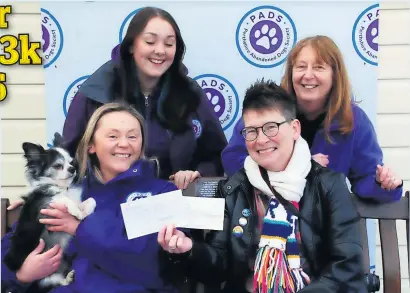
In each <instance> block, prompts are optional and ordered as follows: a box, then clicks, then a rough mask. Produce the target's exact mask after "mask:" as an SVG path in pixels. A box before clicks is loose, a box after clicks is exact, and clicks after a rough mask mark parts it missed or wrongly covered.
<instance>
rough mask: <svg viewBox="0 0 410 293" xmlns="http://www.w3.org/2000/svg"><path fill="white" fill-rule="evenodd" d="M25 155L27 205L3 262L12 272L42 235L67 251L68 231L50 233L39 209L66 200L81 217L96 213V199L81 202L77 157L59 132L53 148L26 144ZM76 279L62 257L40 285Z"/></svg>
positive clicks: (49, 245)
mask: <svg viewBox="0 0 410 293" xmlns="http://www.w3.org/2000/svg"><path fill="white" fill-rule="evenodd" d="M23 150H24V157H25V158H26V161H27V164H26V177H27V179H28V181H29V183H30V187H31V190H30V191H29V192H28V193H27V194H26V195H25V196H23V197H22V198H23V200H24V204H23V207H22V210H21V212H20V217H19V219H18V222H17V226H16V229H15V231H14V233H13V235H12V237H11V243H10V249H9V251H8V253H7V254H6V255H5V257H4V263H5V264H6V265H7V267H8V268H9V269H10V270H12V271H17V270H18V269H19V268H20V267H21V265H22V264H23V262H24V260H25V259H26V258H27V256H28V255H29V254H30V253H31V252H32V251H33V250H34V249H35V248H36V247H37V245H38V244H39V241H40V238H42V239H43V240H44V243H45V249H44V251H43V252H45V251H47V250H49V249H51V248H52V247H54V246H55V245H56V244H59V245H60V247H61V248H62V249H63V250H64V249H65V248H66V247H67V244H68V242H69V241H70V239H71V237H72V236H71V235H69V234H68V233H65V232H50V231H48V230H47V227H46V225H44V224H41V223H40V222H39V219H40V218H46V217H47V216H45V215H42V214H40V210H41V209H43V208H47V207H48V205H49V204H50V203H52V202H56V203H63V204H64V205H65V206H66V207H67V209H68V212H69V213H70V214H71V215H73V216H74V217H76V218H78V219H79V220H82V219H84V218H85V217H86V216H88V215H90V214H91V213H93V212H94V209H95V206H96V202H95V200H94V199H93V198H89V199H87V200H86V201H84V202H81V191H82V189H81V188H80V187H76V186H75V183H76V181H77V179H78V170H77V164H76V163H75V160H74V159H73V158H72V157H71V156H70V155H69V153H68V152H67V151H66V150H65V149H64V141H63V138H62V137H61V135H60V134H58V133H56V134H55V135H54V140H53V147H51V148H50V149H48V150H45V149H44V148H43V147H42V146H41V145H38V144H33V143H29V142H25V143H23ZM72 278H73V272H72V271H71V269H70V263H69V262H68V261H67V260H66V259H64V258H63V259H62V260H61V264H60V267H59V268H58V270H57V271H56V272H55V273H54V274H52V275H51V276H49V277H46V278H44V279H42V280H39V282H38V286H39V287H40V288H50V287H54V286H60V285H68V284H69V283H70V282H71V281H72Z"/></svg>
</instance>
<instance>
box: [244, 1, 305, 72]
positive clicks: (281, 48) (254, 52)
mask: <svg viewBox="0 0 410 293" xmlns="http://www.w3.org/2000/svg"><path fill="white" fill-rule="evenodd" d="M296 39H297V36H296V27H295V24H294V23H293V20H292V18H291V17H290V16H289V15H288V14H287V13H286V12H285V11H283V10H282V9H279V8H277V7H275V6H259V7H256V8H254V9H252V10H250V11H248V12H247V13H246V14H245V15H244V16H243V17H242V19H241V20H240V21H239V24H238V27H237V29H236V47H237V48H238V50H239V53H240V54H241V56H242V57H243V58H244V59H245V60H246V61H247V62H248V63H250V64H252V65H253V66H256V67H260V68H272V67H275V66H278V65H280V64H282V63H283V62H284V61H285V60H286V58H287V56H288V54H289V52H290V50H291V49H292V47H293V46H294V45H295V43H296Z"/></svg>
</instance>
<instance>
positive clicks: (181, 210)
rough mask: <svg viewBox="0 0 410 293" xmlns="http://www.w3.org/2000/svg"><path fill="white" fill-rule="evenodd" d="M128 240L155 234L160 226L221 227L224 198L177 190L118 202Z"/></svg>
mask: <svg viewBox="0 0 410 293" xmlns="http://www.w3.org/2000/svg"><path fill="white" fill-rule="evenodd" d="M121 210H122V215H123V218H124V224H125V229H126V231H127V236H128V239H133V238H137V237H141V236H144V235H148V234H152V233H157V232H158V231H159V230H160V229H161V228H162V227H163V226H165V225H168V224H174V225H175V226H176V227H178V228H190V229H203V230H222V229H223V221H224V211H225V199H223V198H207V197H188V196H183V195H182V191H181V190H175V191H171V192H167V193H162V194H158V195H154V196H150V197H147V198H142V199H138V200H135V201H131V202H126V203H123V204H121Z"/></svg>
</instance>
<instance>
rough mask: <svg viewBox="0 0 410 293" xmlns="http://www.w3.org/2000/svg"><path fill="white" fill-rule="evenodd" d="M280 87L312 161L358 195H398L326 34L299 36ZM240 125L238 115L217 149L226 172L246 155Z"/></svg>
mask: <svg viewBox="0 0 410 293" xmlns="http://www.w3.org/2000/svg"><path fill="white" fill-rule="evenodd" d="M282 86H283V87H284V88H285V89H286V90H287V91H288V92H289V93H291V94H293V95H296V98H297V106H298V116H297V117H298V119H299V120H300V123H301V127H302V137H303V138H304V139H305V140H306V141H307V142H308V144H309V148H310V151H311V154H312V158H313V159H314V160H316V161H317V162H318V163H319V164H321V165H322V166H325V167H329V168H330V169H332V170H334V171H337V172H342V173H343V174H344V175H345V176H347V177H348V179H349V181H350V183H351V185H352V191H353V192H354V193H355V194H356V195H357V196H360V197H363V198H372V199H374V200H376V201H380V202H388V201H395V200H399V199H400V198H401V196H402V193H403V190H402V185H403V181H402V180H401V179H400V178H398V177H397V176H396V175H395V174H394V173H393V172H392V170H391V169H390V168H388V167H387V166H386V165H384V164H383V153H382V150H381V148H380V146H379V143H378V141H377V136H376V132H375V130H374V127H373V125H372V123H371V121H370V120H369V118H368V117H367V115H366V113H365V112H364V111H363V110H362V109H360V107H359V106H357V105H356V104H355V103H354V102H353V101H352V92H351V86H350V83H349V79H348V75H347V70H346V67H345V64H344V61H343V57H342V54H341V52H340V50H339V48H338V47H337V45H336V44H335V43H334V42H333V41H332V40H331V39H330V38H328V37H326V36H314V37H308V38H305V39H303V40H301V41H299V42H298V43H297V44H296V45H295V47H294V48H293V49H292V51H291V52H290V54H289V56H288V58H287V61H286V65H285V74H284V76H283V79H282ZM243 127H244V122H243V120H242V119H240V120H239V121H238V122H237V124H236V126H235V130H234V131H233V135H232V137H231V139H230V141H229V144H228V146H227V147H226V148H225V149H224V151H223V152H222V163H223V165H224V169H225V172H226V173H227V174H228V175H232V174H233V173H235V172H236V171H237V170H239V169H241V168H242V167H243V166H244V165H243V164H244V161H245V158H246V157H247V155H248V154H247V151H246V146H245V140H244V139H243V137H242V136H241V134H240V131H241V130H242V129H243Z"/></svg>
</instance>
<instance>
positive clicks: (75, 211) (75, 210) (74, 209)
mask: <svg viewBox="0 0 410 293" xmlns="http://www.w3.org/2000/svg"><path fill="white" fill-rule="evenodd" d="M66 207H67V210H68V212H69V213H70V214H71V215H73V216H74V217H76V218H77V219H79V220H82V219H84V213H83V211H82V210H81V208H80V206H78V205H76V204H75V203H73V202H69V203H68V204H66Z"/></svg>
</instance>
